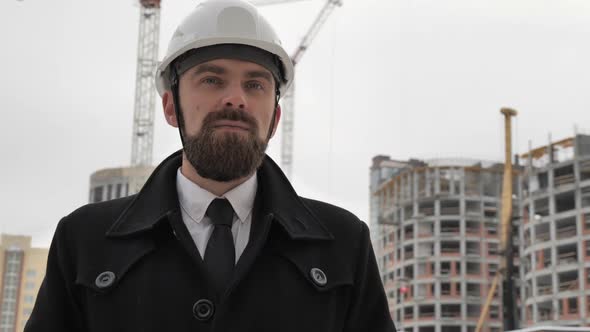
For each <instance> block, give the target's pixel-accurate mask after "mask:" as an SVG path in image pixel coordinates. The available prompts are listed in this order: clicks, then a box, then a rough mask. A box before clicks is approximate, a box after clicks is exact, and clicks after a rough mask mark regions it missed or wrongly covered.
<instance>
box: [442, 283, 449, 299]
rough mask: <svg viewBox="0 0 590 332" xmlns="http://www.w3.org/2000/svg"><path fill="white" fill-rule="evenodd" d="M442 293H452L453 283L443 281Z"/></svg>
mask: <svg viewBox="0 0 590 332" xmlns="http://www.w3.org/2000/svg"><path fill="white" fill-rule="evenodd" d="M440 295H442V296H448V295H451V284H450V283H448V282H443V283H441V284H440Z"/></svg>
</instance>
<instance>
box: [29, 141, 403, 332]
mask: <svg viewBox="0 0 590 332" xmlns="http://www.w3.org/2000/svg"><path fill="white" fill-rule="evenodd" d="M180 163H181V155H180V153H179V152H177V153H175V154H173V155H172V156H170V157H169V158H167V159H166V160H165V161H164V162H162V164H160V165H159V166H158V168H157V169H156V170H155V171H154V173H153V175H152V176H151V177H150V179H149V180H148V181H147V183H146V184H145V186H144V188H143V189H142V190H141V192H140V193H139V194H137V195H135V196H131V197H126V198H121V199H116V200H112V201H108V202H102V203H97V204H89V205H86V206H84V207H82V208H80V209H78V210H76V211H74V212H73V213H72V214H70V215H68V216H67V217H65V218H63V219H62V220H61V221H60V223H59V225H58V226H57V230H56V231H55V236H54V238H53V242H52V244H51V248H50V251H49V258H48V262H47V273H46V276H45V279H44V281H43V284H42V286H41V289H40V290H39V294H38V297H37V302H36V304H35V308H34V310H33V313H32V314H31V317H30V319H29V321H28V323H27V325H26V327H25V331H26V332H41V331H43V332H47V331H56V332H58V331H59V332H70V331H71V332H73V331H92V332H117V331H121V332H122V331H129V332H143V331H145V332H147V331H154V332H155V331H158V332H164V331H173V332H182V331H226V332H242V331H252V332H271V331H272V332H274V331H285V332H287V331H292V332H332V331H333V332H336V331H338V332H341V331H342V332H344V331H363V332H364V331H374V332H393V331H394V326H393V322H392V320H391V317H390V315H389V309H388V307H387V300H386V297H385V293H384V290H383V286H382V283H381V280H380V277H379V272H378V269H377V264H376V261H375V257H374V253H373V250H372V248H371V244H370V240H369V230H368V228H367V226H366V225H365V223H363V222H362V221H360V220H359V219H357V218H356V217H355V216H354V215H352V214H351V213H349V212H347V211H345V210H343V209H340V208H338V207H335V206H332V205H329V204H326V203H323V202H319V201H314V200H310V199H304V198H301V197H299V196H297V194H296V193H295V191H294V190H293V188H292V187H291V185H290V184H289V182H288V181H287V179H286V178H285V176H284V175H283V173H282V172H281V171H280V169H279V168H278V167H277V166H276V164H274V162H273V161H272V160H270V158H268V157H267V158H266V159H265V161H264V163H263V165H262V167H261V168H260V169H259V171H258V174H257V176H258V181H259V182H258V183H259V185H258V192H257V194H256V200H255V203H254V214H253V219H252V230H251V234H250V241H249V243H248V246H247V247H246V249H245V251H244V253H243V254H242V256H241V257H240V260H239V261H238V263H237V265H236V269H235V273H234V278H233V280H232V282H231V285H230V286H229V288H228V290H227V292H226V293H225V294H224V295H223V296H219V297H217V296H216V295H215V293H214V292H213V290H212V287H210V286H209V285H211V282H210V280H209V277H208V276H207V274H206V271H205V270H204V264H203V262H202V260H201V257H200V255H199V253H198V250H197V248H196V246H195V245H194V242H193V240H192V238H191V237H190V235H189V233H188V231H187V229H186V227H185V225H184V224H183V222H182V219H181V214H180V211H179V204H178V197H177V193H176V181H175V179H176V171H177V169H178V167H179V166H180Z"/></svg>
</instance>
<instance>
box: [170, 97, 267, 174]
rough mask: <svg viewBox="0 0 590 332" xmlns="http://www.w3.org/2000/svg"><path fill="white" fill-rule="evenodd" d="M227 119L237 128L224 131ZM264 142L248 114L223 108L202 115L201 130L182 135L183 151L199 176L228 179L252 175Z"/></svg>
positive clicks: (254, 122) (259, 158)
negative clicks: (183, 141)
mask: <svg viewBox="0 0 590 332" xmlns="http://www.w3.org/2000/svg"><path fill="white" fill-rule="evenodd" d="M180 116H182V115H180ZM228 122H231V123H237V124H238V127H236V128H235V130H228V127H227V126H226V125H225V124H227V123H228ZM182 123H184V121H182ZM230 129H231V128H230ZM183 131H184V132H185V133H186V129H185V130H183ZM267 143H268V141H267V140H265V139H263V138H261V136H260V129H259V127H258V124H257V122H256V119H255V118H254V117H253V116H252V115H251V114H249V113H248V112H245V111H240V110H236V109H230V108H226V109H223V110H220V111H215V112H210V113H209V114H207V115H206V116H205V118H204V119H203V123H202V126H201V130H200V131H199V132H198V133H197V134H196V135H193V136H188V135H187V136H186V137H185V146H184V152H185V154H186V157H187V159H188V161H189V162H190V163H191V165H192V166H193V167H194V168H195V170H196V171H197V173H198V174H199V175H200V176H201V177H203V178H206V179H211V180H215V181H219V182H228V181H232V180H236V179H239V178H242V177H245V176H247V175H250V174H253V173H254V172H255V171H256V169H258V167H259V166H260V164H261V163H262V160H263V159H264V155H265V151H266V147H267Z"/></svg>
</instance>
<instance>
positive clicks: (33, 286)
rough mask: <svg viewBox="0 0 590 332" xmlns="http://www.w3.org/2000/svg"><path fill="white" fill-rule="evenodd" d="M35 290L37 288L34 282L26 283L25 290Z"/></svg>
mask: <svg viewBox="0 0 590 332" xmlns="http://www.w3.org/2000/svg"><path fill="white" fill-rule="evenodd" d="M34 288H35V283H34V282H30V281H27V282H26V283H25V289H34Z"/></svg>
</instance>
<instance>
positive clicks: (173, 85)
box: [170, 66, 184, 150]
mask: <svg viewBox="0 0 590 332" xmlns="http://www.w3.org/2000/svg"><path fill="white" fill-rule="evenodd" d="M171 67H172V68H171V73H170V89H171V90H172V102H173V103H174V113H175V115H176V122H177V123H178V133H179V134H180V142H181V143H182V149H183V150H184V132H183V131H184V118H183V117H182V115H181V114H180V113H181V111H180V97H179V95H178V90H179V89H178V81H179V79H178V72H177V71H176V68H175V66H171Z"/></svg>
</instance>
